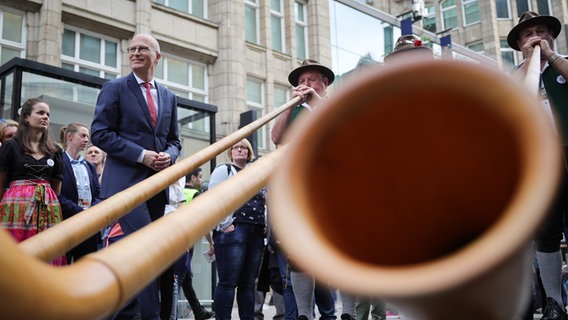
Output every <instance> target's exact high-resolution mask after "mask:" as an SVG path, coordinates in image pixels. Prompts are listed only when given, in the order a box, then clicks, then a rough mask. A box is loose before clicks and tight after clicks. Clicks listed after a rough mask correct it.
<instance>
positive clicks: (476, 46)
mask: <svg viewBox="0 0 568 320" xmlns="http://www.w3.org/2000/svg"><path fill="white" fill-rule="evenodd" d="M467 48H468V49H470V50H473V51H475V52H479V53H483V52H484V51H485V47H484V45H483V42H475V43H471V44H468V45H467Z"/></svg>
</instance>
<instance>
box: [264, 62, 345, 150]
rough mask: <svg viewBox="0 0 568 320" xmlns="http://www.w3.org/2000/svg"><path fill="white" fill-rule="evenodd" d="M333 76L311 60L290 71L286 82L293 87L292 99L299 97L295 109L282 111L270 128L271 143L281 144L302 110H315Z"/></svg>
mask: <svg viewBox="0 0 568 320" xmlns="http://www.w3.org/2000/svg"><path fill="white" fill-rule="evenodd" d="M334 79H335V75H334V74H333V71H331V70H330V69H329V68H327V67H325V66H323V65H321V64H320V63H319V62H317V61H316V60H313V59H306V60H304V61H303V62H302V65H301V66H299V67H298V68H296V69H294V70H292V72H290V75H288V81H289V82H290V84H292V85H293V86H294V90H293V91H292V98H295V97H300V98H301V101H300V104H299V105H298V106H296V107H295V108H289V109H288V110H286V111H284V113H282V114H281V115H280V116H279V117H278V118H277V119H276V122H275V123H274V127H272V142H274V144H276V145H279V144H281V143H282V142H283V137H284V133H285V132H286V131H287V129H288V127H289V126H290V124H291V123H292V121H294V119H295V118H296V117H297V116H298V114H300V112H302V111H304V110H309V111H311V110H313V109H315V108H316V107H317V106H318V105H319V104H321V102H322V101H323V99H324V98H325V97H326V94H327V93H326V89H327V87H328V86H330V85H331V84H332V83H333V80H334Z"/></svg>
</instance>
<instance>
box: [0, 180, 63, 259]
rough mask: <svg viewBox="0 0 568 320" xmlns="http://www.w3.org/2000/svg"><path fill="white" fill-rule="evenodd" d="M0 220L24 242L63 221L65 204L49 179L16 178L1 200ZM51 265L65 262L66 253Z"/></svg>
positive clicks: (7, 229) (11, 232)
mask: <svg viewBox="0 0 568 320" xmlns="http://www.w3.org/2000/svg"><path fill="white" fill-rule="evenodd" d="M0 220H1V221H2V228H4V229H5V230H6V231H8V232H9V233H10V234H11V235H12V237H14V239H16V241H17V242H21V241H24V240H26V239H28V238H30V237H32V236H34V235H36V234H38V233H39V232H42V231H44V230H46V229H47V228H50V227H52V226H53V225H55V224H56V223H59V222H61V220H62V219H61V206H60V205H59V201H58V200H57V195H56V194H55V192H54V191H53V189H51V186H50V184H49V183H48V182H47V181H45V180H16V181H12V182H11V183H10V187H9V188H8V190H6V192H5V193H4V197H3V198H2V201H1V202H0ZM51 264H53V265H65V264H66V259H65V256H64V255H63V256H61V257H58V258H56V259H55V260H53V261H52V262H51Z"/></svg>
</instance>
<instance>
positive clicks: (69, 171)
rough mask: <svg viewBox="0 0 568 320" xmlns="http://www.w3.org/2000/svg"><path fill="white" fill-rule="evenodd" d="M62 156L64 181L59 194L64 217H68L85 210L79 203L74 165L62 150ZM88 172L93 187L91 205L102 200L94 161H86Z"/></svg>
mask: <svg viewBox="0 0 568 320" xmlns="http://www.w3.org/2000/svg"><path fill="white" fill-rule="evenodd" d="M62 153H63V154H62V155H61V158H62V159H63V183H62V184H61V193H60V194H59V197H58V198H59V203H60V204H61V212H62V214H63V219H67V218H69V217H71V216H73V215H75V214H76V213H78V212H81V211H83V208H81V207H80V206H79V205H78V204H77V203H78V202H79V195H78V193H77V180H75V174H74V173H73V166H72V165H71V161H69V157H68V156H67V154H66V153H65V151H63V152H62ZM86 165H87V173H88V175H89V184H90V187H91V197H92V200H91V206H94V205H95V204H97V203H99V202H100V199H99V192H100V185H99V178H98V176H97V169H96V168H95V166H94V165H93V164H92V163H89V162H86Z"/></svg>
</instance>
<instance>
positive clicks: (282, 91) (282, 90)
mask: <svg viewBox="0 0 568 320" xmlns="http://www.w3.org/2000/svg"><path fill="white" fill-rule="evenodd" d="M288 100H290V90H289V88H288V87H286V86H282V85H278V84H275V85H274V101H273V105H274V108H278V107H280V106H282V105H284V104H285V103H286V102H288Z"/></svg>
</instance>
